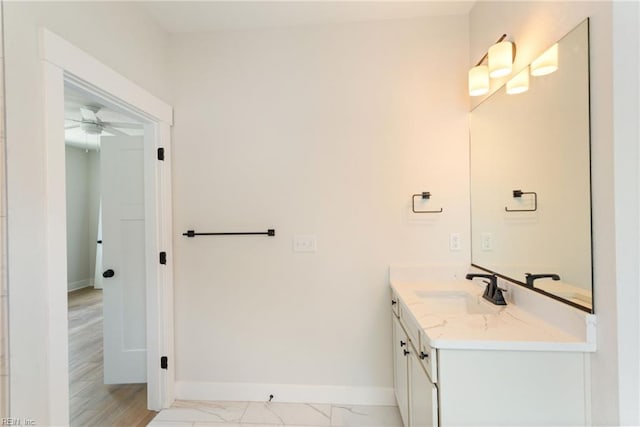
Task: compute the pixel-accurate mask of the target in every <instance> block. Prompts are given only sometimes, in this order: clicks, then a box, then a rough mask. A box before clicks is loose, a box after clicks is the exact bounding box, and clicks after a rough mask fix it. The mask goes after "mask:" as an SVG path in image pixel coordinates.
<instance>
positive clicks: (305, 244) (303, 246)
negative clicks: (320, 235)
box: [293, 234, 318, 252]
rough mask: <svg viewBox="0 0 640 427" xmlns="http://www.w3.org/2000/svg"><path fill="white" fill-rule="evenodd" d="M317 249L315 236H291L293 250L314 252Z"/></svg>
mask: <svg viewBox="0 0 640 427" xmlns="http://www.w3.org/2000/svg"><path fill="white" fill-rule="evenodd" d="M317 249H318V247H317V243H316V236H314V235H308V234H307V235H298V236H293V251H294V252H315V251H317Z"/></svg>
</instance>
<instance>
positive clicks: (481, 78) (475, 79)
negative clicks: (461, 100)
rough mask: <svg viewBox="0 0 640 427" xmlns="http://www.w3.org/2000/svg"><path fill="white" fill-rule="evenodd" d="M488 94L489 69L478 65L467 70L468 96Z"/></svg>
mask: <svg viewBox="0 0 640 427" xmlns="http://www.w3.org/2000/svg"><path fill="white" fill-rule="evenodd" d="M487 93H489V69H488V68H487V66H486V65H478V66H477V67H473V68H472V69H470V70H469V95H471V96H480V95H485V94H487Z"/></svg>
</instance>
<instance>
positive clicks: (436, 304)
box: [414, 290, 499, 314]
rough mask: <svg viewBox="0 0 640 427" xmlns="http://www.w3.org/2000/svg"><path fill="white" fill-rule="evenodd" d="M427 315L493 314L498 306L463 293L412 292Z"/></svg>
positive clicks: (478, 296) (479, 296)
mask: <svg viewBox="0 0 640 427" xmlns="http://www.w3.org/2000/svg"><path fill="white" fill-rule="evenodd" d="M414 293H415V294H416V296H417V297H418V298H420V299H421V300H423V301H422V303H423V304H424V305H426V309H427V311H428V312H429V313H433V314H442V313H452V314H458V313H459V314H495V313H496V312H497V311H498V310H499V307H498V306H493V305H491V303H490V302H488V301H486V300H484V299H483V298H482V296H481V295H471V294H469V293H467V292H464V291H422V290H417V291H414Z"/></svg>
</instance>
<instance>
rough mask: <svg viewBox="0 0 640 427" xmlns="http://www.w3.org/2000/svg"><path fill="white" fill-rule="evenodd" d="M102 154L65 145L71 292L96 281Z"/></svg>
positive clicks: (69, 283)
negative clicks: (100, 163)
mask: <svg viewBox="0 0 640 427" xmlns="http://www.w3.org/2000/svg"><path fill="white" fill-rule="evenodd" d="M97 159H99V158H98V153H97V152H96V151H86V150H83V149H80V148H77V147H71V146H66V147H65V161H66V165H65V166H66V174H67V176H66V183H67V184H66V187H67V286H68V289H69V290H70V291H72V290H74V289H80V288H83V287H86V286H90V285H92V284H93V279H94V269H95V262H96V261H95V259H96V236H97V226H98V203H99V200H100V187H99V181H98V180H97V179H96V177H97V176H99V175H98V174H99V171H96V170H95V169H96V165H99V161H98V160H97Z"/></svg>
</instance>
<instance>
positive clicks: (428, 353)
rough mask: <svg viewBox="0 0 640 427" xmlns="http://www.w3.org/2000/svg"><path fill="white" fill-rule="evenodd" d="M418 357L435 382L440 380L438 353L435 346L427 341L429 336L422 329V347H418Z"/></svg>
mask: <svg viewBox="0 0 640 427" xmlns="http://www.w3.org/2000/svg"><path fill="white" fill-rule="evenodd" d="M418 358H419V359H420V363H422V366H424V369H425V370H426V371H427V374H429V377H431V381H433V383H437V382H438V365H437V363H438V354H437V351H436V349H435V348H433V347H431V346H430V345H429V344H428V343H427V337H426V336H425V333H424V332H423V331H420V347H419V349H418Z"/></svg>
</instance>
